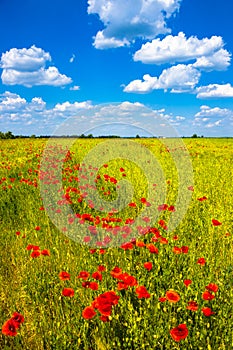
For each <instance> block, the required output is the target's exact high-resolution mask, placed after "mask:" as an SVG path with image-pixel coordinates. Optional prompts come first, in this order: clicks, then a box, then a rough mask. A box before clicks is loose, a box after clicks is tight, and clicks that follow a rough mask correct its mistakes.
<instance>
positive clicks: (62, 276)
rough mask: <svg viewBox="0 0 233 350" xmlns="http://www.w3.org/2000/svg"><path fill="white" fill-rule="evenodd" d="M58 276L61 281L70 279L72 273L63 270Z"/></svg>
mask: <svg viewBox="0 0 233 350" xmlns="http://www.w3.org/2000/svg"><path fill="white" fill-rule="evenodd" d="M58 276H59V278H60V280H61V281H68V280H69V279H70V274H69V273H68V272H66V271H61V272H60V273H59V275H58Z"/></svg>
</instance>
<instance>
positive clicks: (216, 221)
mask: <svg viewBox="0 0 233 350" xmlns="http://www.w3.org/2000/svg"><path fill="white" fill-rule="evenodd" d="M212 224H213V225H214V226H220V225H222V223H221V222H219V221H218V220H215V219H212Z"/></svg>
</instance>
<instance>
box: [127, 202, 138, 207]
mask: <svg viewBox="0 0 233 350" xmlns="http://www.w3.org/2000/svg"><path fill="white" fill-rule="evenodd" d="M128 206H129V207H132V208H135V207H136V206H137V205H136V203H134V202H131V203H129V204H128Z"/></svg>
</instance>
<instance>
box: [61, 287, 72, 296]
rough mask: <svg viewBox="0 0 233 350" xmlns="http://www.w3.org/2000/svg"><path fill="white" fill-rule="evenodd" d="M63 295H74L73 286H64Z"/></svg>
mask: <svg viewBox="0 0 233 350" xmlns="http://www.w3.org/2000/svg"><path fill="white" fill-rule="evenodd" d="M62 295H63V296H64V297H73V296H74V290H73V288H64V289H63V291H62Z"/></svg>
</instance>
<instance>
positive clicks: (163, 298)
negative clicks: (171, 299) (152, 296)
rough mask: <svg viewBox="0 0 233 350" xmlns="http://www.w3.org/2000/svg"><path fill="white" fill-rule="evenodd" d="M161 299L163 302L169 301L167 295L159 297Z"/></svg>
mask: <svg viewBox="0 0 233 350" xmlns="http://www.w3.org/2000/svg"><path fill="white" fill-rule="evenodd" d="M159 301H160V302H161V303H164V302H165V301H167V298H166V297H159Z"/></svg>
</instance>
